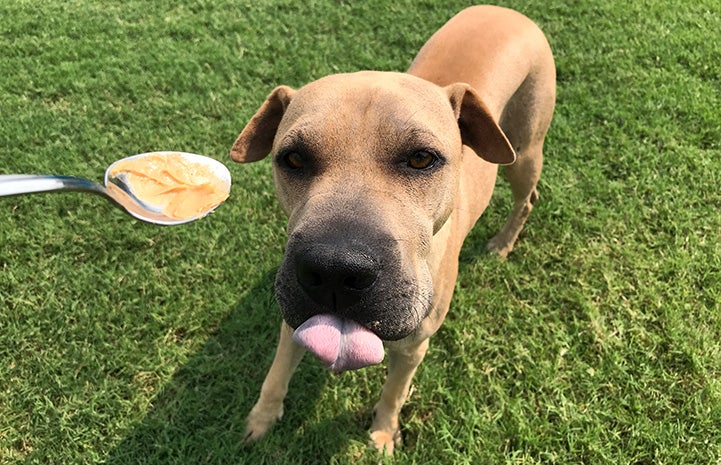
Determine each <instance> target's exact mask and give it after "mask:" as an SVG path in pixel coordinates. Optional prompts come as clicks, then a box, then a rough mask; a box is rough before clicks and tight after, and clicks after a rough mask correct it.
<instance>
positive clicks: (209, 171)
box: [0, 152, 231, 226]
mask: <svg viewBox="0 0 721 465" xmlns="http://www.w3.org/2000/svg"><path fill="white" fill-rule="evenodd" d="M230 185H231V179H230V172H229V171H228V168H226V167H225V165H223V164H222V163H220V162H219V161H217V160H215V159H213V158H209V157H206V156H203V155H197V154H193V153H187V152H148V153H142V154H139V155H133V156H130V157H126V158H123V159H121V160H118V161H116V162H115V163H113V164H111V165H110V166H109V167H108V169H107V170H106V171H105V185H104V186H103V185H101V184H99V183H96V182H94V181H90V180H88V179H84V178H79V177H75V176H58V175H25V174H22V175H15V174H10V175H0V197H4V196H10V195H21V194H33V193H39V192H58V191H80V192H90V193H93V194H98V195H101V196H103V197H105V198H107V199H109V200H111V201H112V202H113V203H114V204H115V205H117V206H118V207H120V208H121V209H122V210H123V211H124V212H126V213H128V214H129V215H130V216H132V217H134V218H137V219H139V220H141V221H145V222H146V223H153V224H159V225H165V226H170V225H178V224H184V223H189V222H191V221H195V220H198V219H200V218H202V217H204V216H206V215H207V214H208V213H210V212H212V211H213V210H215V209H216V208H217V207H218V205H220V204H221V203H222V202H223V201H224V200H225V199H226V198H227V197H228V194H229V193H230ZM171 207H172V208H171Z"/></svg>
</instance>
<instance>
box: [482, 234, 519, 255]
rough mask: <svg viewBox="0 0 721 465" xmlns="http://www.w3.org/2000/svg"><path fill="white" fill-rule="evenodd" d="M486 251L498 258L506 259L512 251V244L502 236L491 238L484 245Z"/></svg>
mask: <svg viewBox="0 0 721 465" xmlns="http://www.w3.org/2000/svg"><path fill="white" fill-rule="evenodd" d="M486 250H487V251H488V252H489V253H491V254H493V255H495V256H497V257H498V258H506V257H507V256H508V254H509V253H511V250H513V242H512V241H509V240H508V239H507V238H506V237H504V236H503V235H502V234H498V235H496V236H495V237H493V238H492V239H491V240H490V241H488V244H487V245H486Z"/></svg>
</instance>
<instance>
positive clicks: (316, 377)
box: [105, 272, 353, 464]
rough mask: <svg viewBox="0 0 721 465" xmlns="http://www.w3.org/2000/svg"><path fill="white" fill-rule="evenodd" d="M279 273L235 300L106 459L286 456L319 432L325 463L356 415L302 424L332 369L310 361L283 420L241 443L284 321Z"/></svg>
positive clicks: (272, 459) (262, 459) (266, 459)
mask: <svg viewBox="0 0 721 465" xmlns="http://www.w3.org/2000/svg"><path fill="white" fill-rule="evenodd" d="M273 275H274V273H271V272H269V273H267V274H266V275H265V276H264V277H263V279H261V281H260V282H259V283H257V284H256V285H255V286H254V287H253V288H252V289H251V290H250V291H249V292H248V293H247V294H245V296H244V297H243V298H242V299H241V300H240V301H239V302H238V303H237V304H236V305H235V307H234V308H233V309H232V311H231V312H230V314H229V315H228V316H227V318H226V319H225V320H224V321H223V322H222V323H221V324H220V325H219V327H218V329H217V331H216V332H215V334H214V335H213V336H211V337H210V338H209V339H208V340H207V341H206V342H205V344H204V345H203V346H202V347H201V348H200V349H198V350H197V351H195V352H194V353H193V355H192V356H191V357H190V359H189V360H188V361H187V362H186V363H184V364H183V365H182V366H181V368H179V369H178V371H177V372H176V373H175V374H174V376H173V378H172V380H171V381H170V382H169V383H167V384H166V385H165V386H163V388H162V390H161V392H159V393H158V394H157V395H156V396H155V398H153V400H152V405H151V406H149V407H148V413H147V414H146V415H145V417H144V419H143V420H142V421H141V422H140V423H139V424H138V425H136V426H135V427H134V428H133V429H132V431H131V432H130V433H129V435H128V436H126V437H125V438H124V439H123V440H122V441H121V442H120V443H119V444H118V446H117V447H116V448H115V449H114V450H113V451H112V452H111V453H110V455H109V457H108V458H107V460H106V462H105V463H108V464H129V463H163V464H171V463H173V464H174V463H179V464H180V463H182V464H186V463H187V464H189V463H233V464H238V463H253V464H258V463H281V462H283V457H289V458H291V457H295V458H296V459H297V458H298V457H300V456H302V455H304V454H307V451H308V449H307V443H306V444H304V442H305V441H308V439H309V438H314V437H320V438H323V446H324V447H323V448H322V449H320V448H319V450H318V451H317V453H318V454H320V456H318V455H316V457H315V458H314V460H315V459H316V458H317V459H318V463H325V462H327V461H328V460H329V459H330V457H331V456H332V455H334V454H335V453H337V452H338V451H339V450H341V449H342V448H343V447H344V446H345V445H346V443H347V436H342V435H339V434H338V433H337V432H338V431H339V429H341V428H344V426H343V425H339V423H341V424H345V423H348V422H351V421H353V419H352V418H344V417H343V415H341V417H336V418H333V419H330V420H328V421H326V422H323V423H320V424H317V425H316V426H313V427H312V428H308V427H307V426H304V422H303V419H304V418H305V417H306V416H308V414H309V413H310V411H311V410H312V408H313V405H314V403H315V401H316V399H317V398H318V397H319V393H320V391H321V389H322V388H323V387H324V385H325V384H326V383H327V381H328V376H329V375H328V373H327V371H326V370H323V369H322V367H320V366H316V364H313V363H308V362H307V361H304V362H303V363H302V367H301V369H300V370H298V372H297V373H296V375H295V377H294V378H293V380H292V382H291V389H290V392H289V394H288V397H287V398H286V407H287V408H286V410H287V412H286V415H285V416H284V417H283V419H282V421H281V422H279V423H278V424H277V425H276V426H275V427H274V428H273V429H272V430H271V432H270V433H269V434H268V436H267V437H266V438H264V439H262V440H261V441H259V443H257V444H254V445H252V446H245V445H244V444H243V436H244V432H245V431H244V429H245V416H246V415H247V413H248V412H249V411H250V409H251V407H252V406H253V404H254V403H255V401H256V400H257V397H258V394H259V392H260V386H261V384H262V382H263V378H264V376H265V373H266V371H267V370H268V368H269V367H270V364H271V361H272V357H273V355H274V353H275V345H276V341H277V337H278V329H279V327H280V315H279V312H276V313H275V314H274V313H273V312H274V309H276V307H275V305H274V303H273V295H272V289H273ZM302 451H303V452H302ZM326 459H328V460H326ZM292 462H293V460H290V462H288V463H292Z"/></svg>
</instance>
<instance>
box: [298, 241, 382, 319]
mask: <svg viewBox="0 0 721 465" xmlns="http://www.w3.org/2000/svg"><path fill="white" fill-rule="evenodd" d="M295 269H296V276H297V278H298V283H299V284H300V286H301V287H302V288H303V290H304V291H305V292H306V293H307V294H308V296H309V297H310V298H311V299H313V300H314V301H315V302H316V303H318V304H320V305H321V306H323V307H325V308H326V309H327V310H330V311H332V312H337V313H343V310H345V309H347V308H348V307H351V306H352V305H354V304H355V303H357V302H358V301H359V300H360V299H361V298H362V297H363V294H364V293H365V292H366V291H368V290H369V289H370V288H372V287H373V284H374V283H375V282H376V279H377V278H378V274H379V266H378V262H377V260H375V259H374V258H373V257H372V256H371V255H370V254H368V253H366V252H363V251H360V250H353V249H349V248H346V247H337V246H333V245H327V246H323V245H317V246H315V247H313V248H312V249H309V250H306V251H304V252H303V253H300V254H299V255H298V256H297V257H296V260H295Z"/></svg>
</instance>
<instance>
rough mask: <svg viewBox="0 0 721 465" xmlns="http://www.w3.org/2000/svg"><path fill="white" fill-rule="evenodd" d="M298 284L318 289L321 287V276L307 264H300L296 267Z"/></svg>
mask: <svg viewBox="0 0 721 465" xmlns="http://www.w3.org/2000/svg"><path fill="white" fill-rule="evenodd" d="M297 273H298V282H300V284H301V285H303V286H304V287H308V288H313V287H320V286H322V285H323V276H321V274H320V273H319V272H318V271H317V270H315V269H314V268H313V267H312V266H309V265H308V264H300V265H298V267H297Z"/></svg>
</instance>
